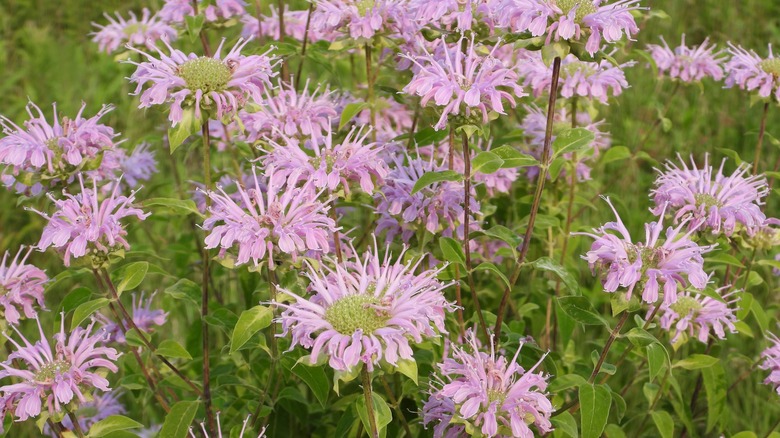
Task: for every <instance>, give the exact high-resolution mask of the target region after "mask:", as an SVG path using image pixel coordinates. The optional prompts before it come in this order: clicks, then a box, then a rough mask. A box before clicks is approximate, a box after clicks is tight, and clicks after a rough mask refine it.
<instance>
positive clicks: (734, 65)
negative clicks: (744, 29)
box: [725, 43, 780, 99]
mask: <svg viewBox="0 0 780 438" xmlns="http://www.w3.org/2000/svg"><path fill="white" fill-rule="evenodd" d="M728 44H729V47H728V52H729V54H730V55H731V59H729V60H728V61H727V62H726V66H725V70H726V88H731V87H733V86H735V85H736V86H738V87H739V88H741V89H743V90H747V91H753V90H758V95H759V96H761V97H764V98H766V97H770V96H772V95H774V96H775V99H780V58H775V55H774V54H773V53H772V46H771V45H769V56H768V57H767V58H762V57H760V56H758V54H757V53H756V52H755V51H753V50H750V51H748V50H745V49H743V48H742V47H741V46H735V45H733V44H731V43H728Z"/></svg>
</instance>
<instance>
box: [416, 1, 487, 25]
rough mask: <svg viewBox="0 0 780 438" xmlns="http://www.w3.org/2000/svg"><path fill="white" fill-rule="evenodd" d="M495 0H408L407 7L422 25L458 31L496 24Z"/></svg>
mask: <svg viewBox="0 0 780 438" xmlns="http://www.w3.org/2000/svg"><path fill="white" fill-rule="evenodd" d="M497 3H498V1H497V0H465V1H464V0H410V2H409V9H410V10H411V11H412V14H413V16H414V17H415V20H416V21H417V22H418V23H420V24H423V25H429V26H430V25H433V26H434V27H437V28H440V29H448V30H451V31H452V30H454V31H459V32H466V31H470V30H476V29H478V28H480V27H481V25H483V24H484V25H486V26H487V27H488V29H489V30H490V31H492V30H493V29H494V28H495V26H496V20H495V18H496V12H495V11H494V8H496V7H497V6H498V5H497Z"/></svg>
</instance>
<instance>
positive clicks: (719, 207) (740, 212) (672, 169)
mask: <svg viewBox="0 0 780 438" xmlns="http://www.w3.org/2000/svg"><path fill="white" fill-rule="evenodd" d="M678 158H679V159H680V163H681V166H680V167H678V166H677V165H676V164H675V163H672V162H671V161H668V162H667V163H666V165H665V168H666V171H665V172H661V174H660V175H659V176H658V178H657V179H656V181H655V185H656V187H655V189H653V191H652V196H653V200H654V202H655V205H656V207H655V208H654V209H653V210H652V212H653V214H655V215H661V214H662V213H663V211H664V210H665V208H666V207H665V206H666V205H667V204H668V206H669V207H670V209H671V210H672V212H674V213H675V215H674V220H675V221H679V220H681V219H686V218H690V219H691V220H690V222H689V223H688V225H689V226H690V228H691V229H698V228H706V229H709V230H711V232H712V233H713V234H720V233H721V232H722V233H723V234H725V235H726V236H731V235H732V234H733V233H734V230H735V228H736V226H737V224H740V225H741V226H742V227H743V228H744V230H745V232H746V233H747V234H748V235H749V236H752V235H754V234H755V233H756V231H757V230H758V229H759V228H760V227H762V226H763V224H764V221H765V220H766V215H764V213H763V212H762V211H761V206H762V205H763V204H764V202H763V200H762V199H763V198H764V197H765V196H766V195H767V194H768V193H769V188H768V187H767V183H766V179H765V178H764V177H763V176H751V175H748V172H749V171H750V169H749V166H748V165H746V164H742V165H740V166H739V167H738V168H737V170H736V171H734V173H732V174H731V176H725V175H724V174H723V166H724V164H725V163H726V160H725V159H724V160H723V161H722V162H721V164H720V168H719V169H718V173H717V174H716V175H715V177H714V179H713V175H712V174H713V170H714V169H713V167H712V166H710V165H709V164H708V160H709V155H705V157H704V166H703V167H702V168H701V169H699V168H698V167H697V166H696V163H695V162H694V161H693V157H691V167H690V168H689V167H688V165H687V164H686V163H685V161H683V159H682V158H681V157H679V156H678Z"/></svg>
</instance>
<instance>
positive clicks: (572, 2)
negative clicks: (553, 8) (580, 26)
mask: <svg viewBox="0 0 780 438" xmlns="http://www.w3.org/2000/svg"><path fill="white" fill-rule="evenodd" d="M557 4H558V7H559V8H561V10H562V11H563V13H564V14H568V13H569V12H570V11H571V10H572V9H574V8H575V7H576V8H577V12H575V13H574V16H575V20H576V21H582V19H583V18H584V17H585V16H586V15H590V14H592V13H594V12H596V11H598V8H597V7H596V6H594V5H593V1H592V0H557Z"/></svg>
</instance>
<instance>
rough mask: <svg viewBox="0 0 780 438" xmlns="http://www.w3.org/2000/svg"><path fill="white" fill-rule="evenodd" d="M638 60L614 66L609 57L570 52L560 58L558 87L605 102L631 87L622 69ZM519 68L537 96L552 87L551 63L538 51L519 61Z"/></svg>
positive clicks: (566, 94)
mask: <svg viewBox="0 0 780 438" xmlns="http://www.w3.org/2000/svg"><path fill="white" fill-rule="evenodd" d="M634 64H636V63H635V62H633V61H631V62H626V63H623V64H620V65H618V66H615V65H613V64H611V63H610V62H609V61H606V60H602V61H600V62H587V61H580V60H579V59H577V57H576V56H574V55H567V56H566V57H565V58H564V59H563V60H562V61H561V73H560V81H559V85H558V86H559V88H560V90H561V96H563V97H566V98H570V97H574V96H580V97H585V98H588V99H593V100H597V101H599V102H601V103H603V104H606V103H607V99H609V92H610V90H611V91H612V96H613V97H617V96H619V95H620V94H621V93H622V92H623V90H625V89H626V88H628V81H626V74H625V73H624V72H623V69H625V68H628V67H631V66H633V65H634ZM517 71H518V73H519V74H520V77H522V78H523V86H525V87H530V88H531V90H533V95H534V97H539V96H541V95H542V94H545V93H548V92H549V91H550V84H551V83H552V66H548V65H545V63H544V61H542V55H541V54H540V53H539V52H531V53H530V54H529V55H528V56H527V57H526V58H525V60H524V61H521V62H518V64H517Z"/></svg>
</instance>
